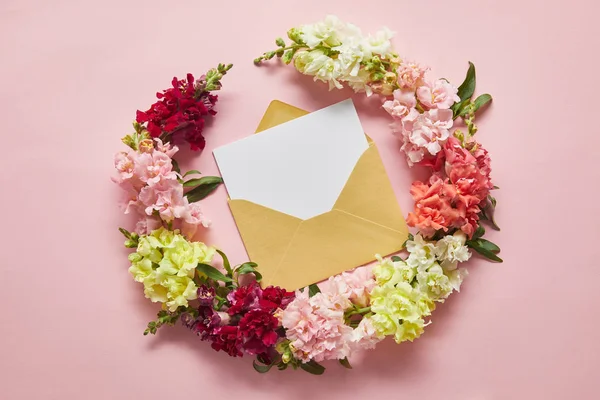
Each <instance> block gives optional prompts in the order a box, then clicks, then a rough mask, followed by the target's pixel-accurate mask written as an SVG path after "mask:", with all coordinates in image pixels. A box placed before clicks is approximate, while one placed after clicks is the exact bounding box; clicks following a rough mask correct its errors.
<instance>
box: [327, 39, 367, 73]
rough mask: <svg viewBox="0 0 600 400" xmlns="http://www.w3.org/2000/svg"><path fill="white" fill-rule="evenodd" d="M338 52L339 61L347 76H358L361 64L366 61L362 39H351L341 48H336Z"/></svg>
mask: <svg viewBox="0 0 600 400" xmlns="http://www.w3.org/2000/svg"><path fill="white" fill-rule="evenodd" d="M333 50H335V51H338V52H339V53H340V54H339V55H338V59H339V60H340V62H341V64H342V67H343V69H344V74H345V75H347V76H349V77H350V76H357V75H358V72H359V70H360V63H361V62H362V61H363V60H364V59H365V50H364V48H363V45H362V43H361V40H360V38H357V37H349V38H348V39H347V40H345V41H344V43H342V44H341V45H340V46H337V47H334V48H333Z"/></svg>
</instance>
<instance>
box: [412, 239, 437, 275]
mask: <svg viewBox="0 0 600 400" xmlns="http://www.w3.org/2000/svg"><path fill="white" fill-rule="evenodd" d="M406 250H408V252H409V253H410V255H409V256H408V258H407V259H406V263H407V264H408V265H409V266H411V267H414V268H417V269H418V270H419V271H421V270H426V269H427V268H429V267H430V266H431V265H432V264H433V263H434V262H435V254H436V253H435V244H434V243H432V242H428V241H426V240H425V239H423V236H421V235H420V234H418V235H415V237H414V238H413V240H409V241H407V242H406Z"/></svg>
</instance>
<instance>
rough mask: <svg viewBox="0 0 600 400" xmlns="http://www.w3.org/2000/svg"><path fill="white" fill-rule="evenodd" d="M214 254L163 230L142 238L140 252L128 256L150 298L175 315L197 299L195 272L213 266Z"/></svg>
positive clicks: (176, 234) (176, 232)
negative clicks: (201, 266) (202, 265)
mask: <svg viewBox="0 0 600 400" xmlns="http://www.w3.org/2000/svg"><path fill="white" fill-rule="evenodd" d="M214 253H215V249H214V248H212V247H208V246H206V245H205V244H204V243H201V242H193V243H190V242H188V241H187V240H186V239H185V238H184V237H183V236H181V235H180V234H179V232H178V231H175V232H173V231H169V230H166V229H164V228H162V227H161V228H159V229H157V230H155V231H153V232H152V233H151V234H150V235H145V236H142V237H140V239H139V241H138V247H137V251H136V252H134V253H132V254H131V255H130V256H129V260H130V261H131V267H130V268H129V272H130V273H131V275H132V276H133V278H134V279H135V281H136V282H140V283H143V285H144V294H145V295H146V297H147V298H149V299H150V300H151V301H153V302H160V303H164V304H165V307H167V308H168V309H169V311H175V310H176V309H177V308H178V307H180V306H187V305H188V302H189V301H190V300H194V299H196V298H197V296H198V287H197V286H196V284H195V283H194V281H193V276H194V272H193V271H194V268H195V267H196V265H197V264H198V263H199V262H210V260H211V259H212V257H213V255H214Z"/></svg>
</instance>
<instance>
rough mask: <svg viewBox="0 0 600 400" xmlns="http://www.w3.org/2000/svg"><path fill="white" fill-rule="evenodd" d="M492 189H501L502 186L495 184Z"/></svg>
mask: <svg viewBox="0 0 600 400" xmlns="http://www.w3.org/2000/svg"><path fill="white" fill-rule="evenodd" d="M492 189H500V187H498V186H496V185H494V187H493V188H492Z"/></svg>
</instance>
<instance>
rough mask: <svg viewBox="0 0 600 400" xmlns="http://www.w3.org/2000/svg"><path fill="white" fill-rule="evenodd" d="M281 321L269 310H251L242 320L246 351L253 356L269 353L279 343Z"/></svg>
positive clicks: (241, 328)
mask: <svg viewBox="0 0 600 400" xmlns="http://www.w3.org/2000/svg"><path fill="white" fill-rule="evenodd" d="M278 325H279V320H278V319H277V318H276V317H275V316H273V314H272V313H271V312H270V311H268V310H263V309H257V310H251V311H248V312H247V313H246V315H244V317H243V318H242V319H241V320H240V323H239V330H240V334H241V336H242V337H243V339H244V350H245V351H246V352H247V353H248V354H251V355H257V354H264V353H267V351H268V349H269V348H270V347H273V346H274V345H275V343H276V342H277V338H278V337H279V335H278V334H277V332H276V330H277V327H278Z"/></svg>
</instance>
